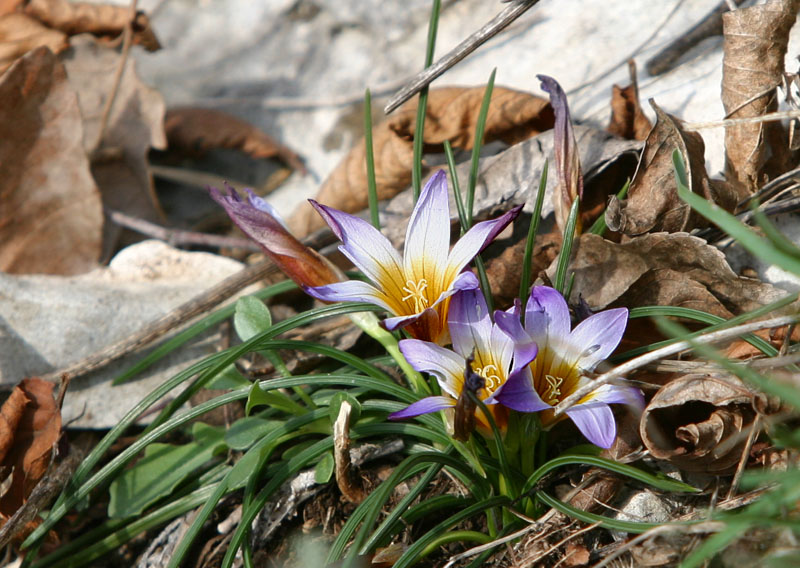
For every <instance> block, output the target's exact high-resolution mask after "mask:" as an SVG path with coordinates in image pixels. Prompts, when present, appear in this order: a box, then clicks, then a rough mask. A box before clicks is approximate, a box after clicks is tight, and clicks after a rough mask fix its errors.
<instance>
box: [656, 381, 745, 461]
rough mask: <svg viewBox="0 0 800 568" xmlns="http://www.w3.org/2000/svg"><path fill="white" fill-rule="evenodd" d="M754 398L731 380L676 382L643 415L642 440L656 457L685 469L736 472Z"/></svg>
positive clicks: (669, 384) (658, 396)
mask: <svg viewBox="0 0 800 568" xmlns="http://www.w3.org/2000/svg"><path fill="white" fill-rule="evenodd" d="M755 396H756V394H755V393H754V392H753V391H751V390H750V389H748V388H746V387H745V386H744V385H742V384H741V383H740V382H739V381H738V380H736V379H734V378H730V377H727V376H714V375H686V376H683V377H678V378H676V379H673V380H672V381H670V382H669V383H667V384H666V385H664V386H663V387H661V388H660V389H659V390H658V392H657V393H656V394H655V395H654V396H653V399H652V400H651V401H650V404H648V405H647V407H646V408H645V409H644V411H643V412H642V421H641V423H640V433H641V436H642V441H643V442H644V444H645V446H646V447H647V449H648V450H649V451H650V455H652V456H653V457H654V458H656V459H660V460H666V461H669V462H670V463H672V464H673V465H674V466H676V467H678V468H680V469H682V470H685V471H696V472H702V473H707V474H709V475H724V474H728V473H732V472H733V470H735V469H736V466H737V464H738V463H739V461H740V460H741V459H742V451H743V450H744V447H745V444H746V441H747V436H748V434H749V429H750V428H751V427H752V426H753V420H754V419H755V417H756V412H755V410H754V409H753V403H754V398H755Z"/></svg>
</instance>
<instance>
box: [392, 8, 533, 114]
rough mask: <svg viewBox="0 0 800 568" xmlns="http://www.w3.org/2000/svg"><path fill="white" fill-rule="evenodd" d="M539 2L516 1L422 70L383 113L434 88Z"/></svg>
mask: <svg viewBox="0 0 800 568" xmlns="http://www.w3.org/2000/svg"><path fill="white" fill-rule="evenodd" d="M537 2H539V0H516V1H515V2H514V3H512V4H509V6H508V7H507V8H506V9H505V10H503V11H502V12H500V13H499V14H497V15H496V16H495V17H494V18H492V19H491V20H489V21H488V22H487V23H486V24H485V25H484V26H483V27H482V28H481V29H479V30H478V31H477V32H475V33H474V34H472V35H471V36H469V37H468V38H467V39H465V40H464V41H462V42H461V43H459V44H458V45H457V46H456V47H455V48H453V49H452V50H451V51H450V52H448V53H447V54H446V55H445V56H444V57H442V58H441V59H439V61H437V62H436V63H434V64H433V65H431V66H430V67H428V68H427V69H425V70H424V71H421V72H420V73H418V74H417V75H416V76H414V77H413V78H412V79H410V80H409V81H408V83H407V85H406V86H405V87H403V88H402V89H400V90H399V91H398V92H397V93H396V94H395V95H394V96H393V97H392V98H391V99H390V100H389V102H388V104H387V105H386V107H384V109H383V111H384V112H385V113H386V114H389V113H390V112H392V111H393V110H394V109H396V108H397V107H399V106H400V105H401V104H403V103H404V102H406V101H407V100H408V99H410V98H411V97H413V96H414V95H416V94H417V93H418V92H420V91H421V90H422V89H424V88H425V87H427V86H428V85H430V84H431V83H432V82H433V80H434V79H436V78H437V77H439V76H440V75H442V73H444V72H445V71H447V70H448V69H450V68H451V67H453V66H454V65H455V64H456V63H458V62H459V61H461V60H462V59H464V58H465V57H466V56H467V55H469V54H470V53H472V52H473V51H475V50H476V49H478V48H479V47H480V46H481V45H483V44H484V43H486V42H487V41H489V40H490V39H492V38H493V37H494V36H496V35H497V34H498V33H500V32H501V31H503V30H504V29H505V28H506V27H508V25H509V24H511V23H512V22H513V21H515V20H516V19H518V18H519V17H520V16H522V14H524V13H525V12H527V11H528V10H529V9H530V8H532V7H533V6H534V4H536V3H537Z"/></svg>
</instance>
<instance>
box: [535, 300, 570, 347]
mask: <svg viewBox="0 0 800 568" xmlns="http://www.w3.org/2000/svg"><path fill="white" fill-rule="evenodd" d="M570 327H571V324H570V319H569V307H568V306H567V301H566V300H565V299H564V296H562V295H561V292H559V291H558V290H556V289H555V288H550V287H548V286H534V287H533V288H532V289H531V295H530V297H529V298H528V305H527V306H526V307H525V329H526V330H527V332H528V333H529V334H530V336H531V338H532V339H533V340H534V341H536V342H537V343H538V344H539V349H540V350H544V349H545V348H546V347H547V345H548V343H559V342H560V340H562V339H565V338H566V337H568V336H569V330H570Z"/></svg>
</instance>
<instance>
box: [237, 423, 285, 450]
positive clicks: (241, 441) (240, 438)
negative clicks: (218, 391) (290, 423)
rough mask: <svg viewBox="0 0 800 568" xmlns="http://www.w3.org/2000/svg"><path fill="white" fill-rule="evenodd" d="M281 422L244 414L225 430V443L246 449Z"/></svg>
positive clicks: (239, 448)
mask: <svg viewBox="0 0 800 568" xmlns="http://www.w3.org/2000/svg"><path fill="white" fill-rule="evenodd" d="M283 423H284V421H283V420H265V419H264V418H257V417H255V416H245V417H244V418H240V419H239V420H237V421H236V422H234V423H233V424H231V427H230V428H228V431H227V432H225V443H226V444H228V446H229V447H230V448H231V449H233V450H246V449H247V448H249V447H250V446H252V445H253V444H255V443H256V442H257V441H258V440H260V439H261V438H263V437H264V436H266V435H267V434H269V433H270V432H271V431H272V430H274V429H275V428H277V427H278V426H280V425H281V424H283Z"/></svg>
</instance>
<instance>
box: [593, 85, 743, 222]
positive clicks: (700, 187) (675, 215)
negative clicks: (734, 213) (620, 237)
mask: <svg viewBox="0 0 800 568" xmlns="http://www.w3.org/2000/svg"><path fill="white" fill-rule="evenodd" d="M650 104H651V105H652V107H653V109H654V110H655V111H656V125H655V126H654V127H653V129H652V130H651V131H650V134H649V135H648V136H647V141H646V142H645V147H644V152H642V157H641V159H640V160H639V166H638V168H637V170H636V175H634V177H633V180H632V181H631V186H630V189H629V190H628V198H627V200H626V201H625V202H620V201H619V200H618V199H617V198H616V197H612V198H611V201H610V202H609V204H608V209H607V210H606V223H607V224H608V227H609V228H610V229H611V230H612V231H619V232H621V233H624V234H626V235H640V234H642V233H647V232H657V231H668V232H670V233H675V232H680V231H689V230H691V229H694V228H695V227H700V226H705V224H706V222H705V220H704V219H703V218H702V217H701V216H700V215H698V214H697V213H695V212H694V211H693V210H692V209H691V208H690V207H689V205H688V204H686V203H684V202H683V201H682V200H681V199H680V198H679V197H678V191H677V184H676V183H675V174H674V172H673V165H672V152H673V151H674V150H675V149H676V148H677V149H678V150H679V151H680V153H681V155H682V156H683V161H684V163H685V164H686V172H687V175H688V177H689V185H690V188H689V189H691V190H692V191H693V192H695V193H697V194H699V195H702V196H703V197H705V198H706V199H708V200H710V201H713V202H714V203H717V204H718V205H720V206H721V207H723V208H724V209H726V210H732V209H733V207H734V206H735V204H736V196H735V195H733V194H732V193H731V192H730V190H729V189H728V187H727V185H726V184H723V183H721V182H713V181H711V180H710V179H709V178H708V175H707V174H706V170H705V156H704V154H705V145H704V144H703V139H702V137H701V136H700V135H699V134H697V133H696V132H686V131H685V130H683V128H682V126H681V122H680V120H678V119H676V118H675V117H673V116H670V115H669V114H667V113H665V112H664V111H663V110H661V109H660V108H659V107H658V106H657V105H656V104H655V102H653V101H652V100H651V101H650Z"/></svg>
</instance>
